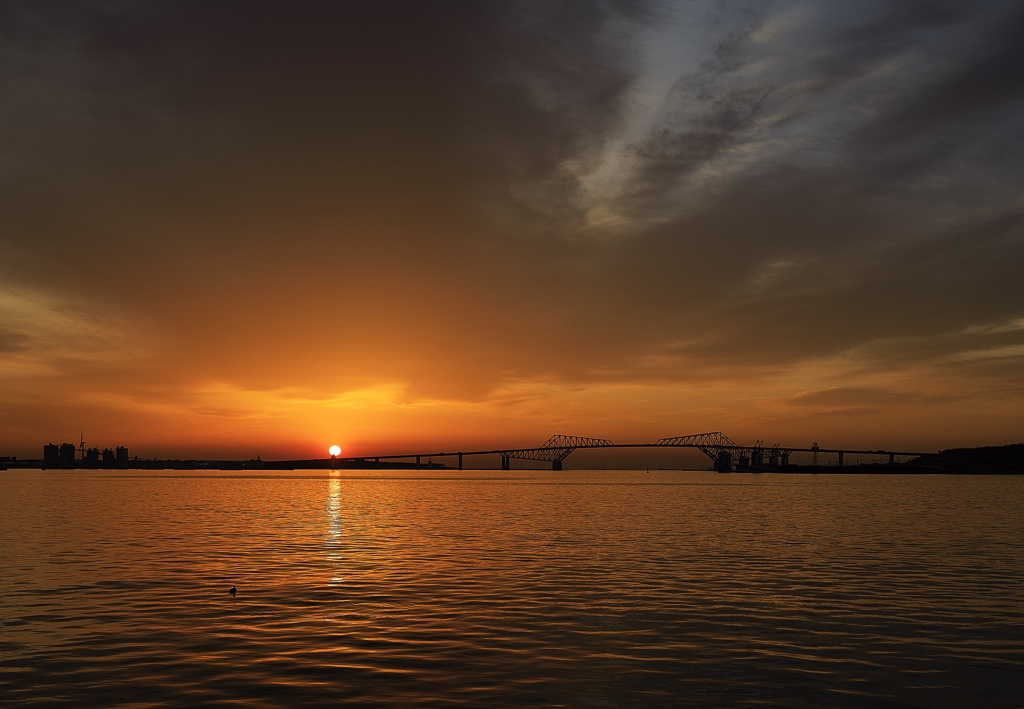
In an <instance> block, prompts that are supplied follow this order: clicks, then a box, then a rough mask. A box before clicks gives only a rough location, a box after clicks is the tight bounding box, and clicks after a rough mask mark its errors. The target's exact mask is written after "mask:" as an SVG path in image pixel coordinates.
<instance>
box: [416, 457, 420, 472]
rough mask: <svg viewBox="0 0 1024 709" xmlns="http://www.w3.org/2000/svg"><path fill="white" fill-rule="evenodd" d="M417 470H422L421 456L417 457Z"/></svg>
mask: <svg viewBox="0 0 1024 709" xmlns="http://www.w3.org/2000/svg"><path fill="white" fill-rule="evenodd" d="M416 469H417V470H419V469H420V457H419V456H416Z"/></svg>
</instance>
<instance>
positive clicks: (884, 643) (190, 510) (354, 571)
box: [0, 470, 1024, 707]
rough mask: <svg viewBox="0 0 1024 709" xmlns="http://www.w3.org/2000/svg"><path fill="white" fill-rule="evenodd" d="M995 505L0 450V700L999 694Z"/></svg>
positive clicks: (633, 478) (722, 484) (289, 701)
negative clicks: (154, 465) (126, 460)
mask: <svg viewBox="0 0 1024 709" xmlns="http://www.w3.org/2000/svg"><path fill="white" fill-rule="evenodd" d="M1022 530H1024V477H1021V476H977V477H963V476H841V475H813V476H812V475H807V476H797V475H792V476H783V475H743V474H732V475H718V474H715V473H705V472H678V471H658V472H655V471H652V472H650V473H645V472H643V471H638V472H632V471H566V472H560V473H556V472H550V471H503V472H498V471H478V472H462V473H456V472H422V473H420V472H409V471H401V472H398V471H381V472H373V473H367V472H364V471H360V472H356V471H334V472H328V471H296V472H270V471H267V472H254V473H245V474H241V473H219V472H218V473H207V472H200V473H192V472H187V473H175V472H171V471H163V472H142V471H63V472H60V471H43V472H40V471H21V470H10V471H0V572H2V573H0V703H3V704H7V703H10V704H17V703H24V704H33V705H38V706H50V705H53V706H56V705H69V706H81V705H101V706H119V705H131V706H184V705H196V704H206V705H210V704H219V703H223V704H232V705H236V706H304V705H305V706H320V705H325V704H330V703H334V704H339V703H345V702H349V703H352V704H355V705H361V706H411V705H424V706H443V705H449V706H451V705H466V706H523V705H533V706H573V707H576V706H597V707H644V706H666V707H668V706H696V707H702V706H709V707H716V706H720V707H741V706H752V707H754V706H756V707H767V706H778V707H862V706H873V707H937V706H952V707H955V706H963V707H967V706H972V707H973V706H982V707H1021V706H1024V680H1022V679H1021V678H1022V676H1024V534H1022ZM232 584H234V585H236V586H237V588H238V595H237V597H232V596H230V595H229V594H228V593H227V589H228V587H229V586H231V585H232Z"/></svg>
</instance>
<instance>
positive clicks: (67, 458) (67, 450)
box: [57, 443, 75, 468]
mask: <svg viewBox="0 0 1024 709" xmlns="http://www.w3.org/2000/svg"><path fill="white" fill-rule="evenodd" d="M57 467H59V468H73V467H75V444H74V443H61V444H60V465H58V466H57Z"/></svg>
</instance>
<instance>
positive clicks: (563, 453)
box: [499, 434, 615, 470]
mask: <svg viewBox="0 0 1024 709" xmlns="http://www.w3.org/2000/svg"><path fill="white" fill-rule="evenodd" d="M613 445H615V444H614V443H612V442H611V441H609V440H608V439H606V438H588V437H586V436H567V435H564V434H555V435H554V436H552V437H551V438H549V439H548V440H547V441H545V442H544V444H543V445H541V446H540V447H539V448H517V449H513V450H504V451H499V453H501V467H502V468H503V469H505V470H508V468H509V460H510V459H512V458H516V459H518V460H543V461H546V462H548V463H551V467H552V468H553V469H555V470H561V469H562V461H563V460H565V459H566V458H568V457H569V454H570V453H572V452H573V451H574V450H576V449H577V448H603V447H605V446H613Z"/></svg>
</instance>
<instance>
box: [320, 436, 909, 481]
mask: <svg viewBox="0 0 1024 709" xmlns="http://www.w3.org/2000/svg"><path fill="white" fill-rule="evenodd" d="M589 448H696V449H698V450H700V451H701V452H702V453H703V454H704V455H706V456H708V458H710V459H711V461H712V463H713V465H714V468H715V470H717V471H718V472H720V473H727V472H731V471H733V470H746V471H754V472H758V471H772V470H779V469H781V468H784V467H785V466H787V465H789V464H790V456H791V455H792V454H793V453H797V452H800V453H812V454H813V456H814V458H813V462H812V465H816V464H817V463H818V454H819V453H830V454H837V455H838V458H839V466H840V467H842V465H843V463H844V460H845V457H846V456H847V455H880V456H888V458H889V463H895V462H896V458H897V457H912V458H916V457H918V456H922V455H927V454H926V453H914V452H910V451H890V450H859V449H852V448H820V447H819V446H818V444H817V443H815V444H813V445H812V446H811V447H810V448H800V447H794V446H781V445H780V444H778V443H775V444H773V445H772V446H766V445H764V443H763V442H762V441H760V440H759V441H757V442H756V443H754V444H751V445H740V444H738V443H736V442H735V441H733V440H732V439H731V438H729V437H728V436H726V435H725V434H724V433H722V432H721V431H711V432H709V433H694V434H689V435H685V436H673V437H671V438H659V439H658V440H657V441H655V442H654V443H612V442H611V441H609V440H608V439H605V438H587V437H585V436H566V435H562V434H557V435H554V436H551V438H549V439H548V440H547V441H545V442H544V443H543V444H542V445H540V446H537V447H535V448H508V449H503V448H495V449H491V450H472V451H455V452H451V451H438V452H436V453H401V454H387V455H369V456H356V457H351V458H336V460H338V461H349V462H353V463H356V462H358V463H361V464H368V463H370V462H371V461H372V462H375V463H378V464H379V463H380V462H381V461H386V460H409V459H415V461H416V465H417V466H420V465H422V460H423V459H424V458H426V459H428V460H429V461H433V460H434V459H435V458H456V457H457V458H458V466H459V468H458V469H459V470H462V469H463V459H464V458H465V457H466V456H480V455H497V456H500V458H501V469H502V470H509V469H510V468H511V462H512V460H513V459H516V460H535V461H541V462H547V463H551V469H552V470H561V469H562V461H564V460H565V459H566V458H568V457H569V455H570V454H571V453H572V452H573V451H575V450H579V449H589Z"/></svg>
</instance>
